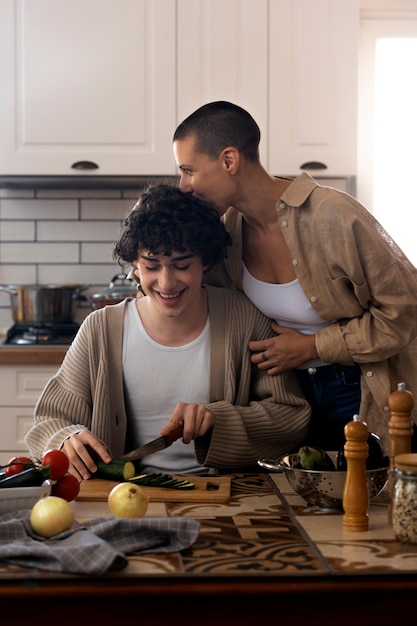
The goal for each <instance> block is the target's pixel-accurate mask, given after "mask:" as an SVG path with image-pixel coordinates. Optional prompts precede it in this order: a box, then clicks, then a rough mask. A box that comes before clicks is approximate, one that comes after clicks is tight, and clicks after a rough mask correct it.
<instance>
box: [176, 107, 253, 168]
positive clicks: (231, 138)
mask: <svg viewBox="0 0 417 626" xmlns="http://www.w3.org/2000/svg"><path fill="white" fill-rule="evenodd" d="M191 135H192V136H193V137H194V138H195V145H194V149H195V150H196V151H197V152H201V153H203V154H207V155H208V156H209V157H210V158H212V159H217V157H218V156H219V154H220V153H221V151H222V150H224V148H227V146H233V147H235V148H237V149H238V150H239V151H240V152H241V153H242V155H243V156H244V157H245V158H246V159H247V160H248V161H259V142H260V139H261V131H260V130H259V126H258V124H257V123H256V122H255V120H254V119H253V117H252V116H251V115H250V114H249V113H248V112H247V111H245V109H242V108H241V107H239V106H237V105H236V104H232V103H231V102H224V101H218V102H210V103H209V104H205V105H203V106H202V107H200V108H199V109H197V110H196V111H194V113H192V114H191V115H189V116H188V117H187V118H186V119H185V120H184V121H183V122H181V124H180V125H179V126H178V128H177V129H176V131H175V133H174V138H173V141H181V140H182V139H186V138H188V137H189V136H191Z"/></svg>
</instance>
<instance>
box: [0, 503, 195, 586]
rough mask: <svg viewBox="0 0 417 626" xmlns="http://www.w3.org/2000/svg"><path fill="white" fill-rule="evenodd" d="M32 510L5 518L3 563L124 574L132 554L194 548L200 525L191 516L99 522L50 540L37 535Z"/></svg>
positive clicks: (0, 541)
mask: <svg viewBox="0 0 417 626" xmlns="http://www.w3.org/2000/svg"><path fill="white" fill-rule="evenodd" d="M29 517H30V511H27V510H22V511H16V512H13V513H6V514H4V515H2V516H0V561H3V562H6V563H8V564H11V565H19V566H22V567H29V568H39V569H46V570H52V571H55V572H66V573H71V574H89V575H91V574H104V573H105V572H107V571H110V570H121V569H123V568H124V567H126V566H127V564H128V559H127V555H128V554H137V553H146V552H178V551H179V550H184V549H185V548H188V547H189V546H190V545H192V544H193V543H194V541H195V540H196V539H197V537H198V533H199V530H200V522H198V521H197V520H194V519H191V518H188V517H171V518H155V517H149V518H147V517H144V518H140V519H119V518H107V517H103V518H96V519H92V520H89V521H87V522H84V523H83V524H79V523H78V522H74V523H73V526H72V528H71V529H70V530H68V531H66V532H64V533H61V534H59V535H55V537H52V538H50V539H44V538H43V537H40V536H39V535H37V534H36V533H34V532H33V530H32V527H31V525H30V521H29Z"/></svg>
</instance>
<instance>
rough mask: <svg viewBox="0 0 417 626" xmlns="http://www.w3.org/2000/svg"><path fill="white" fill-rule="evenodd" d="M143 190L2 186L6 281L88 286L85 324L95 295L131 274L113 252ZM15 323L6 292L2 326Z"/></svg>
mask: <svg viewBox="0 0 417 626" xmlns="http://www.w3.org/2000/svg"><path fill="white" fill-rule="evenodd" d="M139 193H140V190H139V189H137V190H135V189H123V190H117V189H97V190H94V189H56V190H55V189H39V190H38V189H0V285H10V284H11V285H34V284H39V285H48V284H64V283H75V284H80V285H88V288H87V289H86V290H85V291H84V292H83V295H84V296H85V298H86V300H85V301H83V302H79V303H78V305H77V308H76V319H75V321H77V322H78V323H81V322H82V321H83V319H84V318H85V317H86V316H87V315H88V314H89V313H90V311H91V299H90V298H91V295H92V294H94V293H98V292H101V291H102V290H103V289H104V288H105V287H107V286H108V284H109V282H110V280H111V279H112V278H113V276H115V275H116V274H120V273H125V271H126V269H125V268H122V267H121V266H120V265H119V264H118V263H117V262H116V261H113V258H112V252H113V246H114V241H116V240H117V239H118V238H119V235H120V229H121V226H122V222H123V219H124V217H125V216H126V214H127V213H128V211H129V210H130V209H131V208H132V207H133V205H134V203H135V202H136V200H137V198H138V197H139ZM13 323H14V321H13V319H12V314H11V307H10V294H8V293H5V292H1V291H0V330H2V331H3V332H5V331H6V330H7V329H8V328H10V326H12V324H13Z"/></svg>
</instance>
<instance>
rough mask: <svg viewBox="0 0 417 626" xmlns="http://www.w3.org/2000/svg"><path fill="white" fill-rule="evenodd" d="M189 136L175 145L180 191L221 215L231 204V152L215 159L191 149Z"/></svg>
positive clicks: (190, 136)
mask: <svg viewBox="0 0 417 626" xmlns="http://www.w3.org/2000/svg"><path fill="white" fill-rule="evenodd" d="M194 144H195V142H194V138H193V136H192V135H189V136H187V137H186V138H185V139H181V140H177V141H175V142H174V146H173V149H174V156H175V160H176V163H177V166H178V168H179V171H180V175H181V179H180V185H179V186H180V189H181V191H184V192H185V193H190V194H191V195H193V196H194V197H196V198H198V199H199V200H201V201H203V202H206V203H208V204H212V205H213V206H214V208H215V209H216V211H217V212H218V213H219V215H223V214H224V213H225V212H226V210H227V209H228V208H229V206H231V205H232V204H233V194H234V191H235V182H234V178H233V175H232V171H233V162H232V159H231V157H234V156H235V153H234V154H231V152H232V151H233V148H230V149H228V148H226V149H225V150H223V151H222V152H221V154H220V155H219V156H218V157H217V158H216V159H213V158H211V157H210V156H209V155H208V154H206V153H204V152H197V151H196V150H195V148H194Z"/></svg>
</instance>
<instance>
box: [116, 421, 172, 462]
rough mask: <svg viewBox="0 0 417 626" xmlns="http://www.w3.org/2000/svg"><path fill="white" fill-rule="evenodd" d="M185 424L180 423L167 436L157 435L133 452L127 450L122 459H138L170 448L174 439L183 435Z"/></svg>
mask: <svg viewBox="0 0 417 626" xmlns="http://www.w3.org/2000/svg"><path fill="white" fill-rule="evenodd" d="M183 428H184V427H183V425H182V424H180V425H179V426H177V428H175V430H172V431H171V432H170V433H169V434H168V435H166V436H165V437H157V438H156V439H153V440H152V441H150V442H149V443H145V445H144V446H140V448H136V450H132V451H131V452H127V453H126V454H124V455H123V456H121V457H120V460H121V461H138V460H139V459H143V458H144V457H145V456H148V455H149V454H153V453H154V452H159V451H160V450H165V448H168V447H169V446H170V445H171V444H172V443H174V441H176V440H177V439H179V438H180V437H182V433H183Z"/></svg>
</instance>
